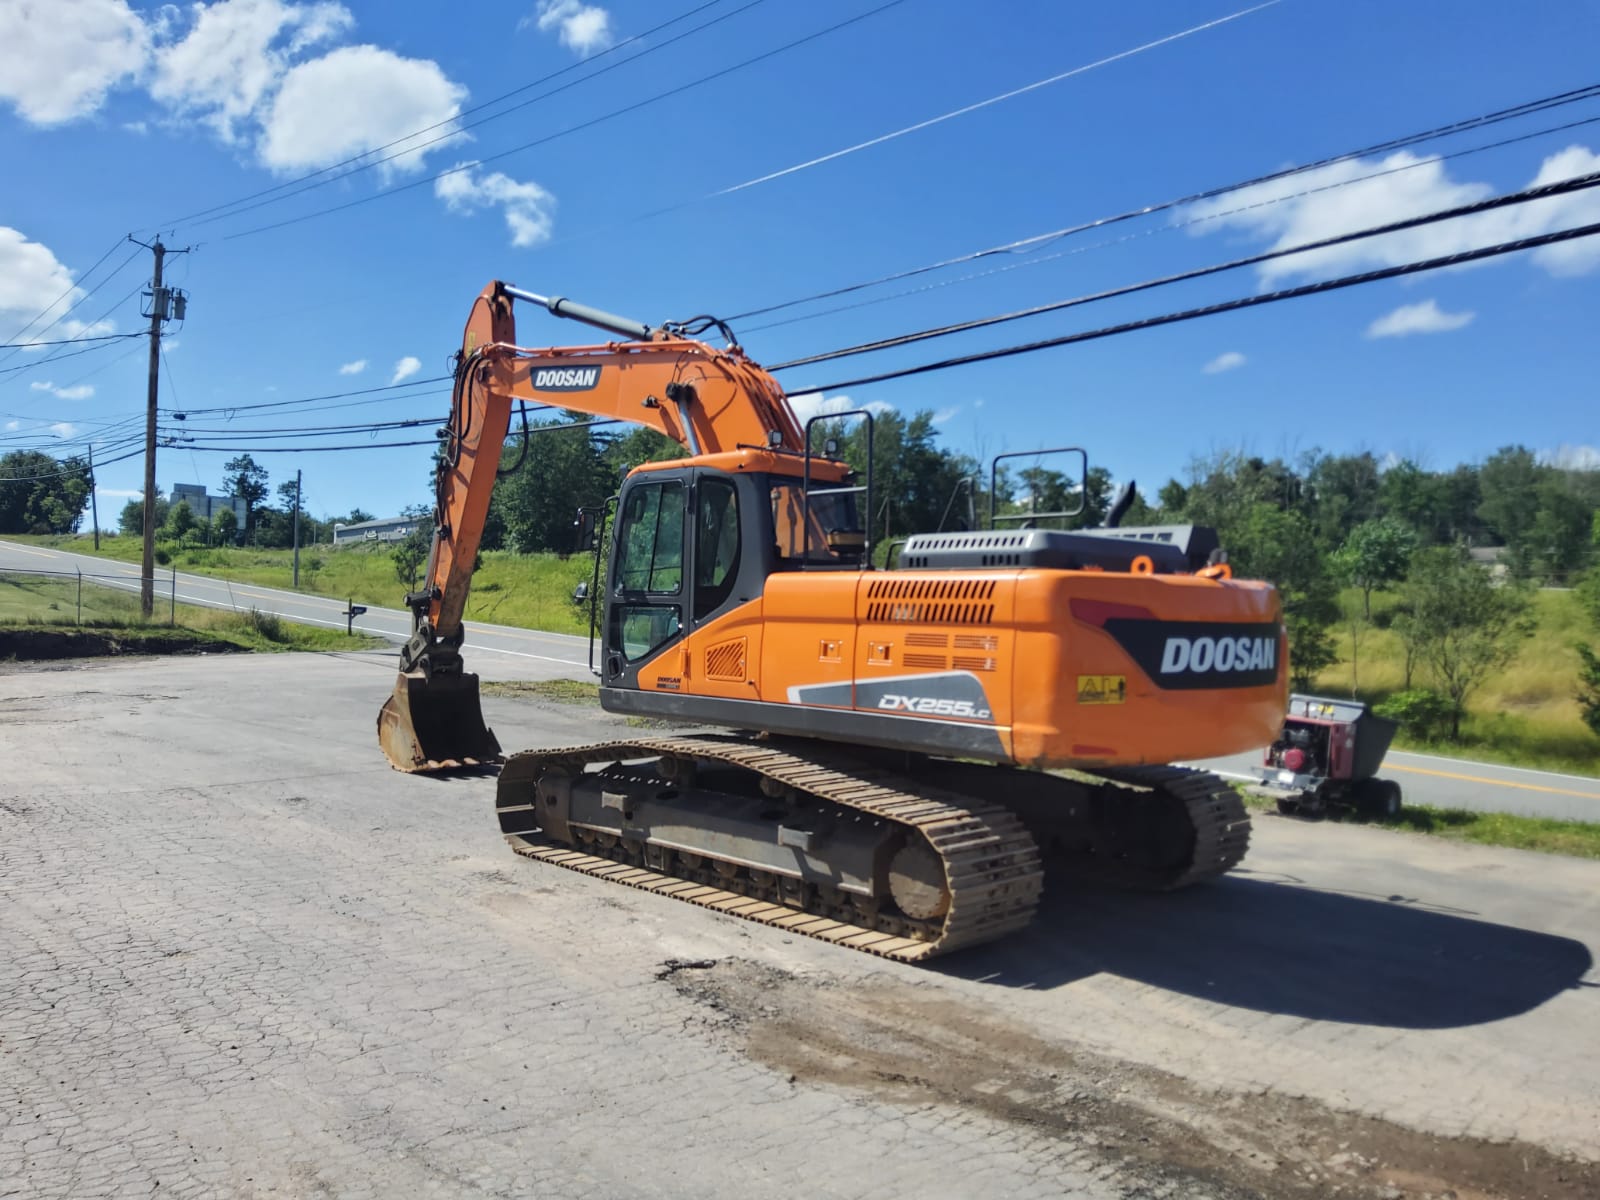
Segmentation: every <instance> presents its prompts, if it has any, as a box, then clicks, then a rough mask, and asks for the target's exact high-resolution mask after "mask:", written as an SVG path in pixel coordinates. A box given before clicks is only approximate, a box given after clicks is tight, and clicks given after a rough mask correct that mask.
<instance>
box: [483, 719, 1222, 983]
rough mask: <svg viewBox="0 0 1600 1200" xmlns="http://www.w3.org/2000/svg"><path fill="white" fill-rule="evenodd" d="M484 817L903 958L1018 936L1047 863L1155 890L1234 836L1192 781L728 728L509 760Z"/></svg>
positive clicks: (627, 869)
mask: <svg viewBox="0 0 1600 1200" xmlns="http://www.w3.org/2000/svg"><path fill="white" fill-rule="evenodd" d="M496 807H497V810H498V815H499V819H500V827H501V831H502V832H503V833H504V834H505V837H506V840H507V842H508V843H509V844H510V845H511V847H512V849H514V850H516V851H517V852H518V853H519V854H523V855H526V856H528V857H530V858H535V859H539V860H542V861H545V862H550V863H554V864H555V865H557V866H562V867H566V868H568V869H570V870H576V871H581V872H584V873H586V874H591V875H596V876H599V877H602V878H605V879H609V880H612V881H614V882H617V883H624V884H627V885H629V886H632V887H638V888H642V889H645V890H647V891H652V892H658V893H660V894H662V895H667V896H671V897H673V898H674V899H679V900H685V901H688V902H691V903H695V904H700V905H702V906H705V907H708V908H714V909H717V910H719V911H721V912H726V913H729V914H732V915H735V916H740V917H744V918H746V919H747V920H753V921H759V922H762V923H763V924H768V925H773V926H777V927H779V928H782V929H785V930H788V931H790V932H793V933H801V934H805V935H806V936H808V937H815V938H820V939H822V940H824V941H829V942H835V943H837V944H840V945H845V946H849V947H851V948H852V949H858V950H864V951H867V952H868V953H872V954H878V955H882V956H884V957H886V958H894V959H898V960H901V961H905V962H917V961H921V960H924V959H929V958H932V957H934V956H936V955H939V954H946V953H949V952H950V951H952V950H957V949H960V948H962V947H965V946H971V945H977V944H980V943H983V942H988V941H992V940H994V939H996V938H999V937H1002V936H1004V935H1005V934H1007V933H1010V932H1012V931H1014V930H1017V929H1020V928H1022V927H1023V926H1025V925H1027V924H1028V923H1029V921H1030V920H1031V919H1032V917H1033V913H1034V909H1035V908H1036V906H1037V904H1038V900H1039V895H1040V892H1041V889H1042V887H1043V884H1044V878H1045V870H1046V865H1047V864H1048V865H1049V867H1050V869H1051V871H1052V872H1055V871H1056V870H1060V871H1062V872H1063V873H1064V874H1066V875H1067V876H1069V877H1070V878H1075V879H1081V880H1084V881H1089V882H1093V883H1096V884H1102V885H1111V886H1119V887H1132V888H1141V889H1152V890H1167V889H1173V888H1178V887H1183V886H1186V885H1188V884H1190V883H1195V882H1199V881H1201V880H1204V879H1209V878H1213V877H1215V876H1217V875H1221V874H1223V873H1224V872H1226V871H1227V870H1229V869H1231V868H1232V867H1233V866H1234V865H1235V864H1236V863H1238V862H1239V860H1240V859H1242V858H1243V857H1244V854H1245V851H1246V849H1247V848H1248V844H1249V818H1248V816H1247V815H1246V813H1245V810H1244V807H1243V804H1242V803H1241V802H1240V800H1239V798H1238V796H1237V794H1236V793H1235V792H1234V791H1233V789H1232V788H1231V787H1229V786H1228V785H1227V784H1225V783H1223V781H1222V780H1220V779H1218V778H1217V777H1216V776H1215V775H1211V774H1209V773H1207V772H1203V771H1193V770H1188V769H1186V768H1180V767H1143V768H1133V769H1124V770H1118V771H1115V772H1104V773H1102V774H1100V775H1099V776H1097V777H1094V778H1069V777H1066V776H1061V775H1053V774H1046V773H1042V772H1036V771H1028V770H1023V769H1019V768H1014V767H998V766H981V765H977V764H971V763H964V762H954V761H950V760H943V759H936V758H928V757H925V756H920V755H904V754H889V753H879V754H874V753H873V752H871V751H864V750H856V749H853V748H849V749H847V748H844V747H837V746H831V745H827V744H823V743H818V742H815V741H805V740H786V739H777V738H750V737H742V736H738V735H732V734H722V735H719V734H703V735H693V736H674V737H651V738H637V739H626V740H618V741H613V742H603V743H597V744H593V745H586V746H571V747H563V748H559V749H550V750H534V751H528V752H525V753H522V754H517V755H513V756H512V757H511V758H510V759H509V760H508V761H507V762H506V764H505V767H504V769H503V770H502V773H501V776H500V782H499V789H498V795H497V800H496Z"/></svg>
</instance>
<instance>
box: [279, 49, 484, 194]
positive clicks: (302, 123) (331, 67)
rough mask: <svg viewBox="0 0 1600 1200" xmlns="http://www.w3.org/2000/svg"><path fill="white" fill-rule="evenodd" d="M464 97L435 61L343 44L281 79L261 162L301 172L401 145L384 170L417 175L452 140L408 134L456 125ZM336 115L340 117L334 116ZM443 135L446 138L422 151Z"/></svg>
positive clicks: (443, 132) (394, 149)
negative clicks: (429, 157) (430, 155)
mask: <svg viewBox="0 0 1600 1200" xmlns="http://www.w3.org/2000/svg"><path fill="white" fill-rule="evenodd" d="M466 98H467V89H466V88H464V87H462V86H461V85H460V84H458V83H453V82H452V81H451V80H450V79H449V77H448V76H446V75H445V73H444V72H443V71H442V70H440V69H439V65H438V64H437V63H435V62H432V61H430V60H428V59H419V58H401V57H400V56H399V55H397V54H391V53H390V52H389V51H387V50H380V49H379V48H378V47H376V46H346V47H344V48H342V49H339V50H334V51H333V52H331V53H329V54H326V55H324V56H323V57H321V58H317V59H313V60H312V61H310V62H307V63H301V64H300V65H299V66H297V67H294V68H292V69H291V70H290V71H289V72H288V73H287V74H286V75H285V76H284V78H283V86H282V87H281V88H280V89H279V90H278V92H277V94H276V96H275V97H274V98H273V99H272V101H271V103H270V105H269V106H268V107H267V108H266V111H265V114H264V116H263V118H262V126H263V130H262V135H261V141H260V144H259V146H258V151H259V155H260V159H261V162H262V163H263V164H264V165H265V166H267V167H269V168H270V169H272V170H274V171H284V172H288V171H301V170H306V169H308V168H316V167H326V166H330V165H332V164H333V163H337V162H342V161H343V160H345V159H347V158H350V157H353V156H354V155H357V154H362V153H364V152H366V151H368V150H374V149H376V148H377V147H379V146H389V145H390V143H394V142H398V143H399V144H398V145H394V146H390V148H389V149H387V150H385V151H384V157H385V158H387V157H388V156H389V155H395V156H396V157H395V158H394V159H393V160H392V161H390V162H386V163H384V164H383V166H381V167H380V168H379V171H380V172H381V173H382V174H384V175H389V174H392V173H394V172H400V171H416V170H419V169H420V168H421V167H422V165H423V160H424V158H425V156H426V155H427V154H428V153H429V152H431V151H433V150H437V149H439V148H440V147H443V146H445V145H448V144H449V143H450V142H451V141H454V140H455V139H454V138H451V137H448V136H446V135H448V134H449V132H450V130H449V128H448V127H446V128H443V129H435V130H432V132H429V133H426V134H423V135H420V136H418V137H415V138H407V137H406V135H407V134H410V133H412V132H413V131H414V130H418V129H424V128H427V127H429V126H433V125H438V124H440V123H442V122H451V121H453V120H454V119H455V117H456V116H457V115H458V114H459V113H460V112H461V103H462V101H464V100H465V99H466ZM334 113H337V114H338V118H337V119H336V120H333V119H330V114H334ZM440 137H444V138H445V140H443V141H440V142H437V143H435V144H434V145H432V146H427V147H426V148H423V146H422V144H423V143H424V142H427V141H431V140H432V139H434V138H440ZM402 139H403V140H402Z"/></svg>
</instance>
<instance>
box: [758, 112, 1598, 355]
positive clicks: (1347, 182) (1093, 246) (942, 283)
mask: <svg viewBox="0 0 1600 1200" xmlns="http://www.w3.org/2000/svg"><path fill="white" fill-rule="evenodd" d="M1596 123H1600V116H1594V117H1584V118H1582V119H1581V120H1577V121H1567V122H1565V123H1564V124H1561V125H1549V126H1546V127H1545V128H1543V129H1536V130H1534V131H1533V132H1531V133H1522V134H1518V135H1517V136H1516V137H1509V138H1502V139H1500V140H1499V141H1494V142H1487V143H1484V144H1482V145H1478V146H1468V147H1467V148H1465V149H1463V150H1453V151H1451V152H1450V153H1449V154H1437V155H1430V156H1429V157H1427V158H1419V159H1416V160H1415V161H1413V162H1409V163H1404V164H1402V165H1400V166H1396V167H1385V168H1384V169H1383V170H1381V171H1373V172H1371V173H1370V174H1366V175H1357V176H1354V177H1352V178H1350V179H1340V180H1336V181H1334V182H1332V183H1325V184H1321V185H1319V186H1317V187H1312V188H1305V189H1303V190H1301V191H1298V192H1285V193H1284V194H1283V195H1281V196H1273V197H1271V198H1269V199H1266V200H1259V201H1256V202H1255V203H1253V204H1242V205H1240V206H1239V207H1238V208H1229V209H1222V210H1220V211H1217V212H1212V213H1206V214H1204V215H1202V216H1198V217H1191V218H1189V219H1188V220H1184V221H1172V222H1169V223H1168V224H1165V225H1157V226H1155V227H1154V228H1150V229H1143V230H1140V231H1138V232H1135V233H1125V234H1122V235H1121V236H1120V237H1115V238H1109V239H1107V240H1105V241H1099V242H1090V243H1089V244H1088V245H1084V246H1076V247H1073V248H1072V249H1069V250H1058V251H1056V252H1055V253H1053V254H1039V255H1035V256H1034V257H1032V258H1027V259H1024V260H1023V261H1021V262H1013V263H1007V264H1006V265H1004V266H1001V267H993V268H991V269H989V270H987V271H976V272H973V273H972V274H970V275H961V276H958V277H957V278H955V279H943V280H936V281H934V282H932V283H925V284H923V285H922V286H920V287H914V288H906V289H904V290H902V291H898V292H890V293H889V294H888V295H886V296H874V297H871V298H870V299H866V300H857V301H855V302H854V303H851V304H836V305H834V306H833V307H832V308H823V309H818V310H816V311H815V312H809V313H802V314H801V315H799V316H794V317H786V318H784V319H783V320H781V321H768V322H766V323H765V324H762V325H747V326H745V328H744V332H745V333H747V334H749V333H760V332H762V331H764V330H767V329H780V328H783V327H784V326H788V325H800V324H804V323H805V322H806V321H815V320H819V319H821V318H823V317H831V316H836V315H837V314H839V313H842V312H853V311H854V310H856V309H858V308H870V307H872V306H873V305H877V304H887V303H890V302H891V301H894V300H903V299H905V298H906V297H907V296H919V295H922V294H923V293H925V292H931V291H937V290H938V289H940V288H946V287H954V286H957V285H958V284H962V283H971V282H972V281H974V280H977V279H987V278H989V277H991V276H994V275H1003V274H1005V273H1006V272H1007V271H1020V270H1022V269H1023V268H1025V267H1036V266H1041V265H1043V264H1044V263H1049V262H1056V261H1058V260H1059V259H1062V258H1067V257H1070V256H1072V255H1077V254H1087V253H1088V252H1090V251H1092V250H1103V249H1105V248H1106V247H1107V246H1120V245H1123V244H1124V243H1127V242H1131V241H1137V240H1139V239H1140V238H1148V237H1154V236H1156V235H1158V234H1164V233H1172V232H1175V231H1177V230H1181V229H1191V228H1193V227H1194V226H1196V225H1204V224H1209V223H1211V222H1213V221H1221V220H1225V219H1227V218H1228V217H1233V216H1238V215H1239V214H1240V213H1244V212H1250V211H1252V210H1254V209H1257V208H1264V207H1267V206H1269V205H1273V204H1284V203H1287V202H1288V201H1290V200H1302V199H1304V198H1305V197H1307V196H1314V195H1317V194H1318V193H1320V192H1329V191H1335V190H1337V189H1339V188H1345V187H1354V186H1355V185H1356V184H1360V183H1367V182H1369V181H1371V180H1374V179H1381V178H1383V177H1385V176H1387V175H1396V174H1399V173H1401V172H1403V171H1413V170H1416V169H1417V168H1418V167H1425V166H1428V165H1429V164H1430V163H1436V162H1447V161H1449V160H1451V159H1456V158H1465V157H1467V156H1469V155H1473V154H1482V153H1484V152H1485V151H1489V150H1499V149H1502V148H1504V147H1506V146H1510V145H1514V144H1516V143H1518V142H1526V141H1530V140H1532V139H1534V138H1541V137H1546V136H1548V135H1550V134H1552V133H1564V132H1566V131H1568V130H1571V129H1577V128H1579V127H1581V126H1584V125H1593V124H1596ZM930 269H931V268H930ZM917 273H920V272H917ZM794 303H796V304H801V303H805V301H795V302H794ZM784 307H787V306H784ZM729 319H730V320H733V319H736V318H729Z"/></svg>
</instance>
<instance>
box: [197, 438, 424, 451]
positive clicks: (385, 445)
mask: <svg viewBox="0 0 1600 1200" xmlns="http://www.w3.org/2000/svg"><path fill="white" fill-rule="evenodd" d="M438 444H439V439H438V438H425V439H423V440H422V441H419V442H371V443H368V444H367V445H364V446H362V445H356V446H272V447H268V448H263V447H261V446H195V447H194V450H195V453H197V454H249V453H251V452H252V451H258V452H260V453H263V454H268V453H270V454H306V453H322V452H325V451H332V450H395V449H399V448H400V447H403V446H437V445H438ZM166 447H167V448H168V449H172V448H181V447H182V443H178V442H168V443H166Z"/></svg>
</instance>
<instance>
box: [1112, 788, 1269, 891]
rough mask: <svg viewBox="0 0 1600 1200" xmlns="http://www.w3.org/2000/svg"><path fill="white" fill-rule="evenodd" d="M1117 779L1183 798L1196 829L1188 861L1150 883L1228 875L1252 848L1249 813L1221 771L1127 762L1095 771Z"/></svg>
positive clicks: (1168, 887)
mask: <svg viewBox="0 0 1600 1200" xmlns="http://www.w3.org/2000/svg"><path fill="white" fill-rule="evenodd" d="M1096 773H1097V774H1098V775H1100V776H1101V777H1103V778H1105V779H1108V780H1110V781H1111V782H1112V783H1114V784H1119V785H1124V784H1125V785H1131V786H1133V787H1139V788H1148V789H1150V790H1151V791H1155V792H1161V793H1164V794H1165V795H1168V796H1172V797H1174V798H1176V799H1177V800H1179V801H1180V802H1181V803H1182V804H1183V807H1184V811H1185V813H1186V814H1187V816H1188V819H1189V824H1190V826H1191V827H1192V828H1193V830H1194V850H1193V852H1192V854H1191V855H1190V859H1189V865H1188V867H1187V868H1185V869H1184V870H1183V871H1181V872H1179V873H1178V874H1176V875H1173V876H1171V877H1170V878H1166V879H1161V880H1147V881H1140V882H1144V883H1145V884H1146V886H1151V887H1154V888H1155V889H1157V890H1160V891H1174V890H1176V889H1178V888H1182V887H1188V886H1189V885H1190V884H1193V883H1201V882H1203V881H1205V880H1207V879H1215V878H1217V877H1218V876H1219V875H1225V874H1227V873H1228V872H1229V871H1231V870H1233V868H1234V867H1236V866H1238V865H1239V863H1240V861H1242V860H1243V858H1244V856H1245V854H1246V852H1247V851H1248V850H1249V849H1250V813H1249V811H1248V810H1247V809H1246V808H1245V806H1244V801H1243V799H1241V798H1240V796H1239V793H1238V792H1237V791H1235V790H1234V788H1233V787H1232V786H1231V785H1230V784H1229V783H1227V781H1225V780H1224V779H1222V778H1221V777H1220V776H1217V775H1214V774H1212V773H1211V772H1210V771H1201V770H1197V769H1195V768H1193V767H1168V766H1150V767H1124V768H1115V769H1109V768H1108V769H1105V770H1102V771H1098V772H1096Z"/></svg>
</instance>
